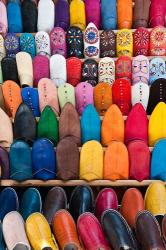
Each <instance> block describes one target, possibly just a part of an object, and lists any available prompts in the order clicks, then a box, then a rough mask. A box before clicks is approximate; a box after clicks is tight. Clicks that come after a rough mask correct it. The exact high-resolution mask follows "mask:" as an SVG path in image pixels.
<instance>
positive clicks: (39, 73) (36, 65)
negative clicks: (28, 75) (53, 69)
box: [33, 55, 50, 88]
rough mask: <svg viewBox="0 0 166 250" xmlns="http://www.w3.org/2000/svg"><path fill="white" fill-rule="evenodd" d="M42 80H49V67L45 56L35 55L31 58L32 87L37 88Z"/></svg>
mask: <svg viewBox="0 0 166 250" xmlns="http://www.w3.org/2000/svg"><path fill="white" fill-rule="evenodd" d="M42 78H50V65H49V59H48V58H47V56H43V55H37V56H35V57H34V58H33V79H34V82H33V86H34V87H36V88H37V87H38V83H39V81H40V80H41V79H42Z"/></svg>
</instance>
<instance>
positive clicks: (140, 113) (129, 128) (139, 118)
mask: <svg viewBox="0 0 166 250" xmlns="http://www.w3.org/2000/svg"><path fill="white" fill-rule="evenodd" d="M136 139H137V140H143V141H144V142H145V143H146V144H148V118H147V114H146V111H145V109H144V108H143V106H142V104H140V103H137V104H135V105H134V106H133V108H132V110H131V111H130V113H129V115H128V117H127V120H126V126H125V143H126V144H128V143H129V142H130V141H132V140H136Z"/></svg>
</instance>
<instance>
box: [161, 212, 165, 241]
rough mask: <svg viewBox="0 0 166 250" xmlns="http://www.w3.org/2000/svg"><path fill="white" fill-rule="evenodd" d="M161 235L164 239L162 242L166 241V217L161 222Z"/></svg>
mask: <svg viewBox="0 0 166 250" xmlns="http://www.w3.org/2000/svg"><path fill="white" fill-rule="evenodd" d="M162 234H163V237H164V240H165V241H166V216H164V218H163V221H162Z"/></svg>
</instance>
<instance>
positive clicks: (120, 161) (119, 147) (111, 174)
mask: <svg viewBox="0 0 166 250" xmlns="http://www.w3.org/2000/svg"><path fill="white" fill-rule="evenodd" d="M103 171H104V174H103V175H104V179H105V180H113V181H116V180H126V179H128V178H129V157H128V151H127V148H126V146H125V144H123V143H122V142H118V141H113V142H111V143H110V145H109V146H108V148H107V149H106V152H105V156H104V170H103Z"/></svg>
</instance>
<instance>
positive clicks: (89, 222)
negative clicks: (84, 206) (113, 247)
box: [77, 212, 110, 250]
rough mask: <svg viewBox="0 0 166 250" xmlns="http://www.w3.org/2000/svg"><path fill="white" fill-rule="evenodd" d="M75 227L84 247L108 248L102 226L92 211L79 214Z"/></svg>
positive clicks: (104, 249) (105, 249)
mask: <svg viewBox="0 0 166 250" xmlns="http://www.w3.org/2000/svg"><path fill="white" fill-rule="evenodd" d="M77 228H78V232H79V235H80V238H81V240H82V241H83V243H84V246H85V247H86V249H103V250H108V249H110V247H109V245H108V242H107V241H106V239H105V236H104V233H103V231H102V227H101V225H100V223H99V221H98V220H97V218H96V217H95V216H94V215H93V214H92V213H89V212H87V213H84V214H82V215H80V217H79V219H78V222H77ZM87 232H88V233H87Z"/></svg>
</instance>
